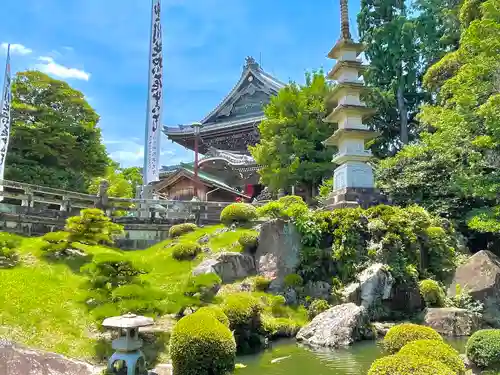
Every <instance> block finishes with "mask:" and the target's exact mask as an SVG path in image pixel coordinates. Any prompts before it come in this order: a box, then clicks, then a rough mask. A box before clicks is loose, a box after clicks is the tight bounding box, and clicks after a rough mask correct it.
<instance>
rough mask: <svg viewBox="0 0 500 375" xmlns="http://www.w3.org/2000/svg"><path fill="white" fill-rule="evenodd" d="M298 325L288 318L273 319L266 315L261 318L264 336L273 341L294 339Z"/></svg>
mask: <svg viewBox="0 0 500 375" xmlns="http://www.w3.org/2000/svg"><path fill="white" fill-rule="evenodd" d="M299 329H300V325H299V324H297V322H295V321H294V320H293V319H290V318H275V317H273V316H270V315H268V314H264V315H263V316H262V330H263V332H264V334H265V335H266V336H269V337H271V338H273V339H275V338H282V337H295V335H296V334H297V332H298V331H299Z"/></svg>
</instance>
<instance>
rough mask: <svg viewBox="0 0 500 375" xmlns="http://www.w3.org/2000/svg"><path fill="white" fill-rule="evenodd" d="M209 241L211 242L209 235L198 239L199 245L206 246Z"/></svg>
mask: <svg viewBox="0 0 500 375" xmlns="http://www.w3.org/2000/svg"><path fill="white" fill-rule="evenodd" d="M208 241H210V237H209V236H208V234H205V235H204V236H203V237H201V238H199V239H198V243H199V244H205V243H207V242H208Z"/></svg>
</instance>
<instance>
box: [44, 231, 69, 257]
mask: <svg viewBox="0 0 500 375" xmlns="http://www.w3.org/2000/svg"><path fill="white" fill-rule="evenodd" d="M42 240H44V241H45V242H46V244H43V245H42V246H41V250H42V251H43V252H45V253H46V254H57V253H63V252H64V251H66V250H67V249H68V247H69V244H70V243H69V233H68V232H50V233H47V234H45V235H44V236H43V237H42Z"/></svg>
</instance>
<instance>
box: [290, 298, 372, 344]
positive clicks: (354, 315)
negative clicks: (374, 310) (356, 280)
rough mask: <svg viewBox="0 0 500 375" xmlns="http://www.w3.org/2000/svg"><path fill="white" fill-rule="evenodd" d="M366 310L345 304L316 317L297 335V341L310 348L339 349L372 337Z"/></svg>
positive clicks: (352, 304) (351, 304)
mask: <svg viewBox="0 0 500 375" xmlns="http://www.w3.org/2000/svg"><path fill="white" fill-rule="evenodd" d="M372 335H373V332H372V330H371V328H370V322H369V318H368V314H367V311H366V308H364V307H362V306H357V305H355V304H354V303H345V304H342V305H338V306H335V307H332V308H331V309H329V310H327V311H325V312H323V313H321V314H319V315H317V316H316V317H315V318H314V319H313V320H312V321H311V322H310V323H309V324H308V325H306V326H305V327H303V328H302V329H301V330H300V331H299V333H298V334H297V340H298V341H300V342H303V343H304V344H306V345H309V346H312V347H327V348H339V347H346V346H349V345H351V344H352V343H354V342H356V341H360V340H363V339H365V338H369V337H372Z"/></svg>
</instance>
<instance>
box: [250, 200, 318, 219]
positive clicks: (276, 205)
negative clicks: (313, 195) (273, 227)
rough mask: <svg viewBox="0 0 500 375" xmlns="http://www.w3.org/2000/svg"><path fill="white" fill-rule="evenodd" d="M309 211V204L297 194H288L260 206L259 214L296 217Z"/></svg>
mask: <svg viewBox="0 0 500 375" xmlns="http://www.w3.org/2000/svg"><path fill="white" fill-rule="evenodd" d="M306 212H308V207H307V204H305V203H304V201H303V200H302V198H301V197H299V196H297V195H287V196H284V197H281V198H280V199H278V200H277V201H272V202H269V203H266V204H265V205H264V206H262V207H259V208H258V210H257V214H258V216H259V217H269V218H273V219H285V220H288V219H296V218H297V217H299V216H302V215H303V214H305V213H306Z"/></svg>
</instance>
